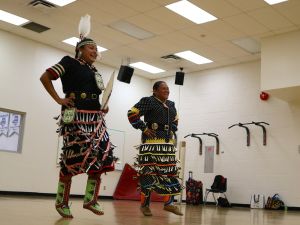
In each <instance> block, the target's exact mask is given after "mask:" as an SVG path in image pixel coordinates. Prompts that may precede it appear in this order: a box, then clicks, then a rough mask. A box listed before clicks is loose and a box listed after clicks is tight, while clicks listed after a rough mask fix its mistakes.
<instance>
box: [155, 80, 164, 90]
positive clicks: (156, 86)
mask: <svg viewBox="0 0 300 225" xmlns="http://www.w3.org/2000/svg"><path fill="white" fill-rule="evenodd" d="M162 83H166V82H164V81H161V80H160V81H156V82H155V83H154V84H153V91H155V90H157V89H158V88H159V86H160V85H161V84H162Z"/></svg>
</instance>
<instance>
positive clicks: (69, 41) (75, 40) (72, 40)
mask: <svg viewBox="0 0 300 225" xmlns="http://www.w3.org/2000/svg"><path fill="white" fill-rule="evenodd" d="M79 41H80V39H79V38H77V37H71V38H68V39H66V40H63V41H62V42H64V43H66V44H69V45H72V46H76V45H77V43H78V42H79ZM97 50H98V52H104V51H106V50H107V49H106V48H103V47H101V46H99V45H97Z"/></svg>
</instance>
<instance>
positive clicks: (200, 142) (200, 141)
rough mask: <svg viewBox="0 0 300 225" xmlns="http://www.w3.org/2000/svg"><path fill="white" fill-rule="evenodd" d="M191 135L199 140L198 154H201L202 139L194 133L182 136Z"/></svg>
mask: <svg viewBox="0 0 300 225" xmlns="http://www.w3.org/2000/svg"><path fill="white" fill-rule="evenodd" d="M189 136H191V137H193V138H197V139H198V140H199V155H202V139H201V138H200V137H198V136H196V134H188V135H186V136H184V138H187V137H189Z"/></svg>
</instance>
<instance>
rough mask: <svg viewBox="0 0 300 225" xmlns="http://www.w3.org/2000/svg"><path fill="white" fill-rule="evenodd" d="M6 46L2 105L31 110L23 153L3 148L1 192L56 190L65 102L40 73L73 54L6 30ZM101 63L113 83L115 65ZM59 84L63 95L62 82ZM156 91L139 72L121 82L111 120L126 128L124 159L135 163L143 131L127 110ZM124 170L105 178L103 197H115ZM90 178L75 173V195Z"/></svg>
mask: <svg viewBox="0 0 300 225" xmlns="http://www.w3.org/2000/svg"><path fill="white" fill-rule="evenodd" d="M0 49H1V51H0V68H1V74H0V80H1V81H0V93H1V94H0V108H6V109H11V110H17V111H22V112H26V121H25V132H24V139H23V149H22V153H21V154H16V153H9V152H0V171H1V172H0V191H25V192H41V193H55V192H56V186H57V179H58V171H59V170H58V168H57V165H56V154H57V141H58V137H57V134H56V132H55V131H56V129H57V125H56V122H57V121H55V120H54V119H53V117H54V116H57V115H59V113H60V106H59V105H57V104H56V103H55V102H54V100H52V98H51V97H50V96H49V95H48V94H47V92H46V91H45V90H44V88H43V87H42V84H41V83H40V81H39V77H40V76H41V74H42V73H43V72H44V71H45V69H46V68H48V67H49V66H52V65H53V64H55V63H57V62H58V61H59V60H60V59H61V58H62V57H63V56H64V55H66V54H67V53H65V52H62V51H59V50H57V49H54V48H51V47H48V46H45V45H42V44H40V43H36V42H33V41H31V40H27V39H24V38H21V37H19V36H15V35H12V34H10V33H7V32H4V31H0ZM103 57H105V53H104V54H103ZM96 67H97V68H98V70H99V71H100V72H101V73H102V74H103V78H104V80H105V82H107V81H108V79H109V76H110V74H111V73H112V71H113V70H114V68H109V67H107V66H104V65H101V64H99V63H97V64H96ZM54 85H55V87H56V89H57V91H58V92H59V93H60V94H62V92H61V91H60V89H61V84H60V81H59V80H58V81H56V82H55V84H54ZM150 93H151V82H150V81H149V80H147V79H144V78H141V77H138V76H135V75H134V76H133V77H132V82H131V84H130V85H129V84H125V83H121V82H119V81H116V82H115V86H114V92H113V94H112V97H111V102H110V105H109V107H110V112H109V113H108V114H107V116H106V119H107V125H108V128H111V129H117V130H121V131H124V132H125V143H124V150H125V154H124V160H123V161H124V162H132V161H133V157H134V156H135V154H136V151H135V149H134V148H133V146H134V145H137V144H138V143H139V135H140V133H139V132H138V131H136V130H135V129H133V128H132V127H131V126H130V124H129V122H128V120H127V116H126V115H127V110H128V109H129V108H131V106H132V105H133V104H134V103H135V102H137V101H138V100H139V99H140V98H141V97H142V96H144V95H145V94H150ZM120 173H121V172H120V171H116V172H113V173H108V175H107V176H105V175H104V176H103V182H102V183H103V185H102V190H101V195H107V196H112V194H113V192H114V190H115V186H116V184H117V182H118V180H119V176H120ZM85 182H86V175H79V176H77V177H75V178H74V179H73V186H72V190H71V193H74V194H83V193H84V188H85ZM104 186H105V190H103V189H104Z"/></svg>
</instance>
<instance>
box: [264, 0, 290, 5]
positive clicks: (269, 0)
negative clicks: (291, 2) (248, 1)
mask: <svg viewBox="0 0 300 225" xmlns="http://www.w3.org/2000/svg"><path fill="white" fill-rule="evenodd" d="M264 1H265V2H266V3H268V4H269V5H274V4H277V3H281V2H286V1H288V0H264Z"/></svg>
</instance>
